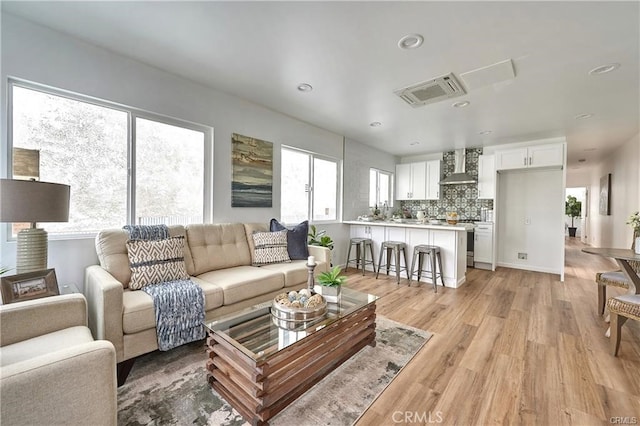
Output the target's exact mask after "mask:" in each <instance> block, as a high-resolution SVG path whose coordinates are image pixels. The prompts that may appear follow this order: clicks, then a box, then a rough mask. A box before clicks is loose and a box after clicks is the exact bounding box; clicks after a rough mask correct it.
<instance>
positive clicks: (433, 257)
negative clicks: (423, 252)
mask: <svg viewBox="0 0 640 426" xmlns="http://www.w3.org/2000/svg"><path fill="white" fill-rule="evenodd" d="M429 263H430V265H429V266H430V267H431V280H432V281H433V291H434V292H435V293H437V292H438V281H436V251H435V250H431V251H430V252H429ZM440 271H442V270H440Z"/></svg>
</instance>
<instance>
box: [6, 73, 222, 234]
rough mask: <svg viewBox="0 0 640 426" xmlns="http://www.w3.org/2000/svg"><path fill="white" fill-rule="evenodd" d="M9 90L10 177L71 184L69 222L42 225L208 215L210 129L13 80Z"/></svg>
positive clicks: (88, 228)
mask: <svg viewBox="0 0 640 426" xmlns="http://www.w3.org/2000/svg"><path fill="white" fill-rule="evenodd" d="M10 90H11V97H10V100H11V102H10V108H9V113H10V120H11V121H10V122H11V133H10V135H11V137H10V143H11V144H12V151H11V152H12V163H11V166H12V170H13V177H14V178H15V179H25V178H35V179H36V180H41V181H47V182H55V183H64V184H67V185H70V186H71V201H70V212H69V221H68V222H66V223H47V224H44V227H45V228H46V229H47V231H48V232H50V233H53V234H78V233H94V232H97V231H99V230H101V229H105V228H114V227H115V228H118V227H121V226H122V225H124V224H126V223H139V224H155V223H165V224H187V223H193V222H202V221H203V220H204V218H205V217H207V216H206V215H208V214H210V212H208V211H205V206H206V205H207V202H208V200H209V199H210V198H209V197H208V196H206V194H207V191H206V188H205V182H206V180H205V175H209V176H210V173H207V168H210V167H211V161H209V160H208V154H207V153H210V150H211V129H210V128H207V127H204V126H198V125H193V124H191V123H184V122H181V121H178V120H173V119H168V118H165V117H160V116H155V115H153V114H147V113H142V112H140V111H136V110H133V109H128V108H125V107H121V106H115V105H112V104H110V103H108V102H102V101H96V100H93V99H87V98H84V97H82V96H76V95H69V94H67V93H63V92H58V91H55V90H49V89H42V88H40V87H37V86H33V85H28V84H23V83H18V82H11V84H10ZM31 163H33V164H31ZM24 170H27V171H24ZM14 230H15V227H14Z"/></svg>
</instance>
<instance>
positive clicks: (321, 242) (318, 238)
mask: <svg viewBox="0 0 640 426" xmlns="http://www.w3.org/2000/svg"><path fill="white" fill-rule="evenodd" d="M326 233H327V231H318V230H317V228H316V226H315V225H311V226H310V227H309V234H308V236H309V243H308V244H309V245H310V246H320V247H327V248H328V249H329V250H333V240H332V239H331V237H330V236H328V235H325V234H326Z"/></svg>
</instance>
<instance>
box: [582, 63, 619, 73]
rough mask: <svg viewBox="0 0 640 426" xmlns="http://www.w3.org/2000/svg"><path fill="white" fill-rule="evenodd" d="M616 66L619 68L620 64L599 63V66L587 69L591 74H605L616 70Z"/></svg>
mask: <svg viewBox="0 0 640 426" xmlns="http://www.w3.org/2000/svg"><path fill="white" fill-rule="evenodd" d="M618 68H620V64H607V65H600V66H599V67H596V68H594V69H592V70H591V71H589V74H591V75H600V74H606V73H608V72H611V71H614V70H617V69H618Z"/></svg>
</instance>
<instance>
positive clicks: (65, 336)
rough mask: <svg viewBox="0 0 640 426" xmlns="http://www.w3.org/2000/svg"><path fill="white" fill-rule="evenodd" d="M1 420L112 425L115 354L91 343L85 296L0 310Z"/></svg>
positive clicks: (98, 343)
mask: <svg viewBox="0 0 640 426" xmlns="http://www.w3.org/2000/svg"><path fill="white" fill-rule="evenodd" d="M0 419H1V421H2V424H7V425H39V424H42V425H44V424H48V425H59V424H78V425H79V424H85V425H89V424H90V425H115V424H116V423H117V390H116V353H115V349H114V347H113V344H111V343H110V342H108V341H104V340H98V341H95V340H93V337H92V335H91V331H90V330H89V328H88V327H87V304H86V300H85V298H84V296H83V295H81V294H69V295H62V296H54V297H47V298H42V299H36V300H30V301H26V302H18V303H14V304H9V305H2V306H0Z"/></svg>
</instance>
